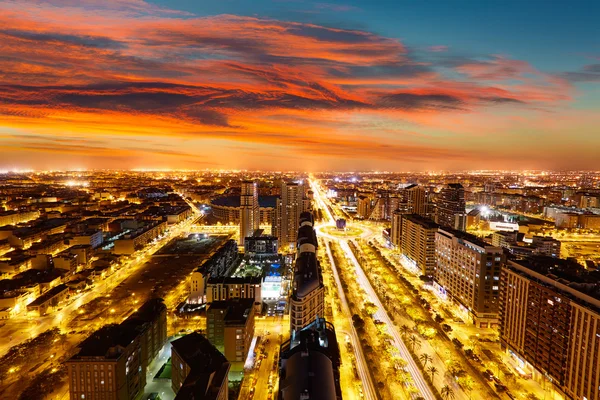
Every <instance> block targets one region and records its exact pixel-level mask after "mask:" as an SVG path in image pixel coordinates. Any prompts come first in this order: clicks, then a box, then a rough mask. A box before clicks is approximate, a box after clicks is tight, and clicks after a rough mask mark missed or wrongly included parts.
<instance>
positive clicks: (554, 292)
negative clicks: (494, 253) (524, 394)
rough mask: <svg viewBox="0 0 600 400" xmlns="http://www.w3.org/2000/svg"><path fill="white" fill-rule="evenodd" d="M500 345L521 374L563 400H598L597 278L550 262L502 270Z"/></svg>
mask: <svg viewBox="0 0 600 400" xmlns="http://www.w3.org/2000/svg"><path fill="white" fill-rule="evenodd" d="M500 300H501V301H500V304H501V307H500V343H501V346H502V348H503V349H505V350H506V351H507V353H508V355H509V356H510V357H512V358H513V360H514V362H515V363H516V364H517V365H518V366H519V367H520V369H521V370H522V371H523V372H524V373H525V374H530V375H531V376H532V377H533V379H534V380H536V381H538V382H540V383H541V382H543V381H551V382H552V383H554V385H555V388H556V389H558V390H559V391H560V392H561V394H562V395H563V396H564V397H565V398H569V399H588V400H599V399H600V370H599V369H598V365H600V285H599V284H598V273H597V272H595V271H594V272H588V271H585V270H584V268H583V267H582V266H581V265H579V264H577V263H576V262H570V261H567V260H561V259H557V258H553V257H541V256H538V257H533V258H529V259H526V260H518V261H509V262H508V265H507V266H506V267H505V268H503V269H502V278H501V292H500Z"/></svg>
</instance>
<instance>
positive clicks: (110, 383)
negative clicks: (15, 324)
mask: <svg viewBox="0 0 600 400" xmlns="http://www.w3.org/2000/svg"><path fill="white" fill-rule="evenodd" d="M166 338H167V310H166V307H165V305H164V303H163V302H162V299H152V300H149V301H148V302H146V303H145V304H144V305H143V306H142V307H140V309H139V310H138V311H137V312H136V313H134V314H132V315H131V316H130V317H129V318H127V319H126V320H125V321H123V322H122V323H121V324H119V325H115V324H112V325H105V326H104V327H102V328H100V329H99V330H97V331H96V332H94V333H93V334H92V335H91V336H89V337H88V338H87V339H85V340H84V341H83V342H82V343H81V344H80V345H79V351H78V353H77V354H75V355H74V356H73V357H71V358H70V359H69V360H68V361H67V362H66V363H65V364H66V366H67V371H68V373H69V392H70V398H71V399H112V400H134V399H139V397H140V396H141V395H142V393H143V392H144V386H145V385H146V371H147V369H148V364H149V363H150V361H151V360H152V359H153V358H154V357H155V356H156V355H157V354H158V351H159V350H160V348H161V347H162V345H163V344H164V342H165V341H166Z"/></svg>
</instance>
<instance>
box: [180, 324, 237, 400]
mask: <svg viewBox="0 0 600 400" xmlns="http://www.w3.org/2000/svg"><path fill="white" fill-rule="evenodd" d="M171 365H172V373H171V388H172V389H173V392H174V393H175V394H176V395H175V400H197V399H207V400H227V399H228V398H229V397H228V394H229V387H228V384H229V380H228V374H229V369H230V367H231V364H230V363H229V362H228V361H227V359H226V358H225V356H224V355H223V354H221V353H220V352H219V350H217V348H216V347H215V346H213V345H212V344H211V343H210V341H209V340H208V339H207V338H205V337H204V336H202V335H201V334H199V333H196V332H194V333H190V334H189V335H185V336H184V337H182V338H179V339H177V340H175V341H173V342H172V343H171Z"/></svg>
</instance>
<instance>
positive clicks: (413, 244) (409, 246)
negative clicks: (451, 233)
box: [400, 214, 439, 276]
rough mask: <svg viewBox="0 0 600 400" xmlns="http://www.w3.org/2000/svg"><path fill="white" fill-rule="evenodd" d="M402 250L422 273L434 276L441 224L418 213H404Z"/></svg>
mask: <svg viewBox="0 0 600 400" xmlns="http://www.w3.org/2000/svg"><path fill="white" fill-rule="evenodd" d="M401 223H402V233H401V238H402V239H401V240H400V250H401V252H402V254H403V255H404V256H405V257H406V258H407V259H408V260H409V261H410V262H412V263H414V265H415V266H416V267H417V268H418V269H419V270H421V274H422V275H427V276H433V272H434V270H435V234H436V233H437V231H438V228H439V225H438V224H436V223H435V222H433V221H432V220H430V219H428V218H425V217H422V216H420V215H418V214H406V215H402V221H401Z"/></svg>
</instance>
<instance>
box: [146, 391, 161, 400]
mask: <svg viewBox="0 0 600 400" xmlns="http://www.w3.org/2000/svg"><path fill="white" fill-rule="evenodd" d="M146 400H160V395H159V394H158V392H152V393H150V394H149V395H148V396H146Z"/></svg>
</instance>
